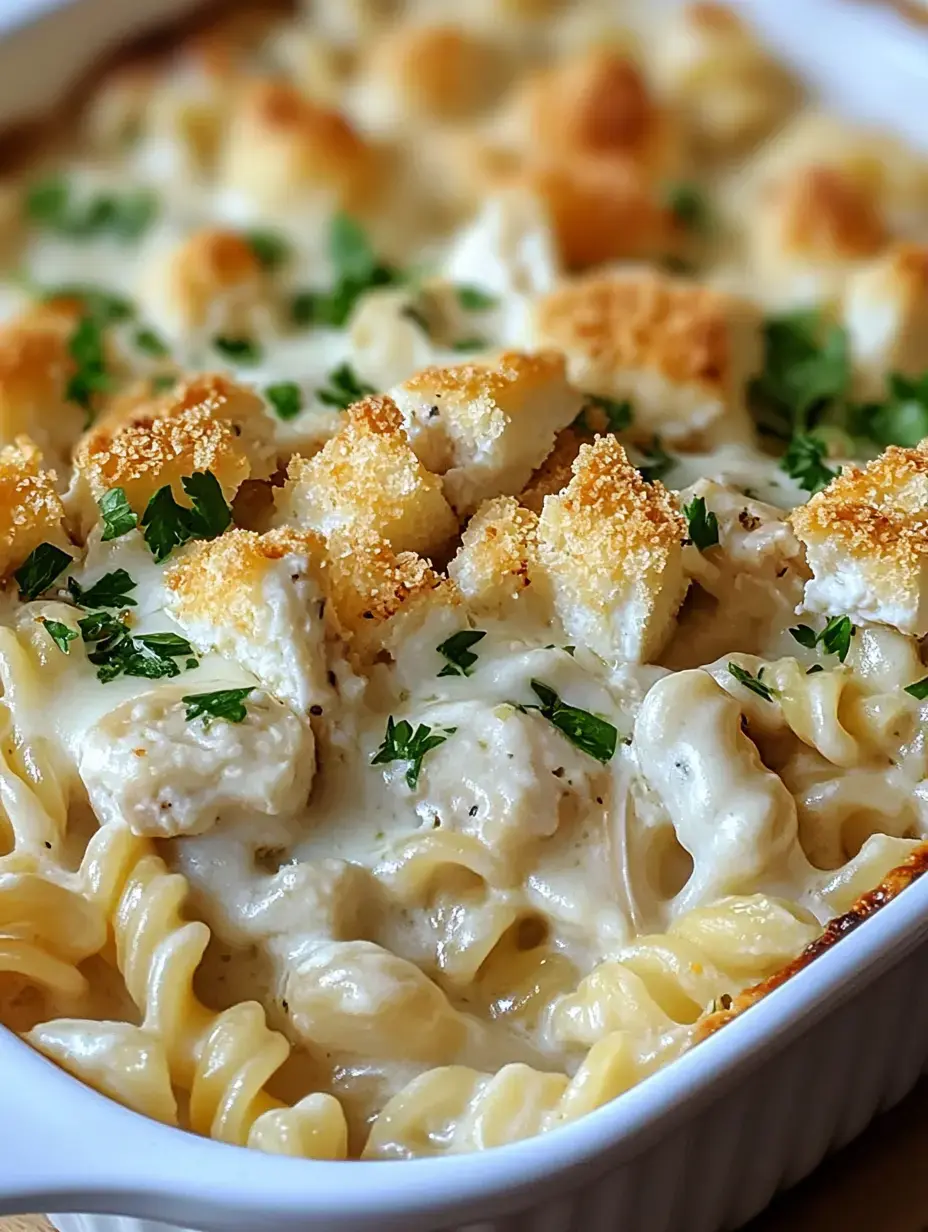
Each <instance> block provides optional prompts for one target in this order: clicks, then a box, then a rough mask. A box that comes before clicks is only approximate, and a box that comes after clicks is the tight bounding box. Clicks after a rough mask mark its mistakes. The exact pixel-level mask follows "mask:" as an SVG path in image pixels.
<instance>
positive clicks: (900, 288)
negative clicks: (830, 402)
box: [843, 244, 928, 398]
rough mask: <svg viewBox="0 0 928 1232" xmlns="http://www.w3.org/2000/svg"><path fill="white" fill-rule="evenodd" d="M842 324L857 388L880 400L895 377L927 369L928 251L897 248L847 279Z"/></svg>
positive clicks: (926, 248)
mask: <svg viewBox="0 0 928 1232" xmlns="http://www.w3.org/2000/svg"><path fill="white" fill-rule="evenodd" d="M843 317H844V324H845V326H846V328H847V332H848V340H849V342H850V349H851V357H852V360H853V363H854V370H855V373H854V374H855V378H856V387H857V391H858V393H859V395H860V396H861V397H865V398H880V397H882V396H883V394H884V391H885V388H886V378H887V376H889V375H890V374H891V373H893V372H898V373H901V374H902V375H903V376H910V377H916V376H921V374H922V373H923V372H925V370H926V369H928V245H925V244H897V245H895V246H893V247H892V248H889V249H887V250H886V252H885V253H883V254H882V255H881V256H879V257H877V259H876V260H875V261H874V262H872V263H871V264H869V265H865V266H863V267H862V268H861V269H859V270H858V271H857V272H856V273H854V274H852V275H851V277H850V278H849V279H848V282H847V286H846V288H845V292H844V304H843Z"/></svg>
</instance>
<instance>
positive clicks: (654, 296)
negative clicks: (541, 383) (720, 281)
mask: <svg viewBox="0 0 928 1232" xmlns="http://www.w3.org/2000/svg"><path fill="white" fill-rule="evenodd" d="M534 329H535V337H536V340H537V342H538V343H539V344H540V345H542V346H553V347H559V348H560V349H561V350H562V351H563V352H564V354H565V355H566V356H567V362H568V371H569V374H570V378H571V381H572V382H573V384H574V385H575V386H577V388H579V389H582V390H583V391H584V392H585V393H591V394H599V395H600V396H602V397H607V398H613V399H617V400H619V401H621V400H625V399H628V400H630V401H631V402H632V405H633V409H634V419H633V424H632V429H631V430H632V431H633V432H634V433H636V434H638V435H640V436H641V437H647V438H650V437H651V436H653V435H654V433H655V432H659V433H661V434H662V435H663V436H665V437H666V438H667V439H668V440H671V441H685V440H687V439H689V438H692V437H694V436H696V435H698V434H700V433H703V432H705V431H706V430H707V429H708V428H710V427H712V426H713V425H717V426H718V427H722V426H723V425H722V424H721V423H720V422H719V421H723V420H726V419H727V420H728V421H730V423H731V425H732V426H736V425H737V421H738V420H739V419H741V418H742V416H743V400H744V388H745V384H746V381H747V379H748V377H749V376H750V375H751V373H752V372H754V371H755V370H756V369H757V368H758V367H759V366H760V362H761V342H760V316H759V313H758V312H757V310H756V309H755V308H754V307H753V306H751V305H749V304H748V303H747V302H746V301H743V300H740V299H738V298H736V297H734V296H730V295H726V294H724V293H722V292H718V291H713V290H710V289H709V288H707V287H701V286H699V285H697V284H694V283H691V282H684V281H681V280H677V279H674V278H671V277H670V276H668V275H664V274H660V273H657V272H656V271H653V270H638V269H635V270H629V271H626V272H617V273H614V274H592V275H589V276H588V277H585V278H582V279H578V280H577V281H575V282H572V283H568V284H566V285H564V286H562V287H560V288H559V289H557V290H555V291H553V292H551V294H550V295H546V296H544V297H543V298H541V299H540V300H539V301H538V302H537V304H536V306H535V312H534Z"/></svg>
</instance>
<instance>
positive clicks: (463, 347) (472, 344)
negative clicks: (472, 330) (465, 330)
mask: <svg viewBox="0 0 928 1232" xmlns="http://www.w3.org/2000/svg"><path fill="white" fill-rule="evenodd" d="M489 345H490V344H489V343H488V342H487V340H486V338H479V337H477V335H476V334H475V335H474V336H473V337H467V338H458V339H456V341H454V342H452V344H451V349H452V351H483V350H485V349H486V348H487V347H488V346H489Z"/></svg>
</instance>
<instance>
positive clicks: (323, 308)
mask: <svg viewBox="0 0 928 1232" xmlns="http://www.w3.org/2000/svg"><path fill="white" fill-rule="evenodd" d="M329 258H330V260H331V262H332V266H333V268H334V270H335V282H334V284H333V285H332V287H331V288H330V289H329V290H328V291H299V292H297V294H296V295H295V296H294V298H293V300H292V301H291V306H290V313H291V317H292V319H293V322H294V324H295V325H304V326H305V325H329V326H332V327H333V328H335V329H340V328H341V327H342V326H343V325H344V324H345V322H346V321H347V320H348V318H349V317H350V316H351V313H352V312H353V311H354V306H355V304H356V303H357V302H358V300H359V299H360V298H361V296H362V295H364V294H365V293H366V292H367V291H370V290H372V289H373V288H374V287H385V286H390V285H391V284H394V283H397V282H400V281H402V279H401V276H400V274H399V271H398V270H396V269H394V268H393V267H392V266H390V265H386V264H385V263H384V262H382V261H380V260H378V258H377V254H376V253H375V252H374V249H373V248H372V247H371V243H370V240H369V239H368V238H367V234H366V233H365V231H364V229H363V227H361V226H360V224H359V223H357V222H356V221H355V220H354V219H353V218H351V217H350V216H349V215H348V214H341V213H339V214H336V215H335V216H334V217H333V219H332V222H331V225H330V227H329Z"/></svg>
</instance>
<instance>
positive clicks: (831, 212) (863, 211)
mask: <svg viewBox="0 0 928 1232" xmlns="http://www.w3.org/2000/svg"><path fill="white" fill-rule="evenodd" d="M771 193H772V205H773V208H774V210H775V211H776V217H777V225H778V229H779V232H780V242H781V245H782V248H783V250H784V251H785V252H788V253H792V254H799V253H801V254H803V255H805V256H814V257H825V258H836V257H849V258H854V257H868V256H871V255H872V254H873V253H876V252H878V251H879V250H880V248H882V247H883V245H884V244H885V243H886V241H887V239H888V235H887V231H886V224H885V222H884V220H883V218H882V216H881V213H880V210H879V208H878V207H877V204H876V201H875V199H874V197H873V195H872V194H871V193H870V192H869V191H868V190H867V189H866V188H865V187H863V186H862V185H861V184H859V183H858V182H856V181H855V180H854V179H853V178H852V177H851V176H850V175H848V174H846V173H844V172H843V171H841V170H839V169H838V168H836V167H826V166H811V167H799V168H798V169H797V170H796V171H795V172H794V173H793V174H792V175H790V176H787V177H786V178H785V179H784V180H783V181H781V182H780V183H779V184H777V185H776V186H775V187H774V188H773V189H771Z"/></svg>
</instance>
